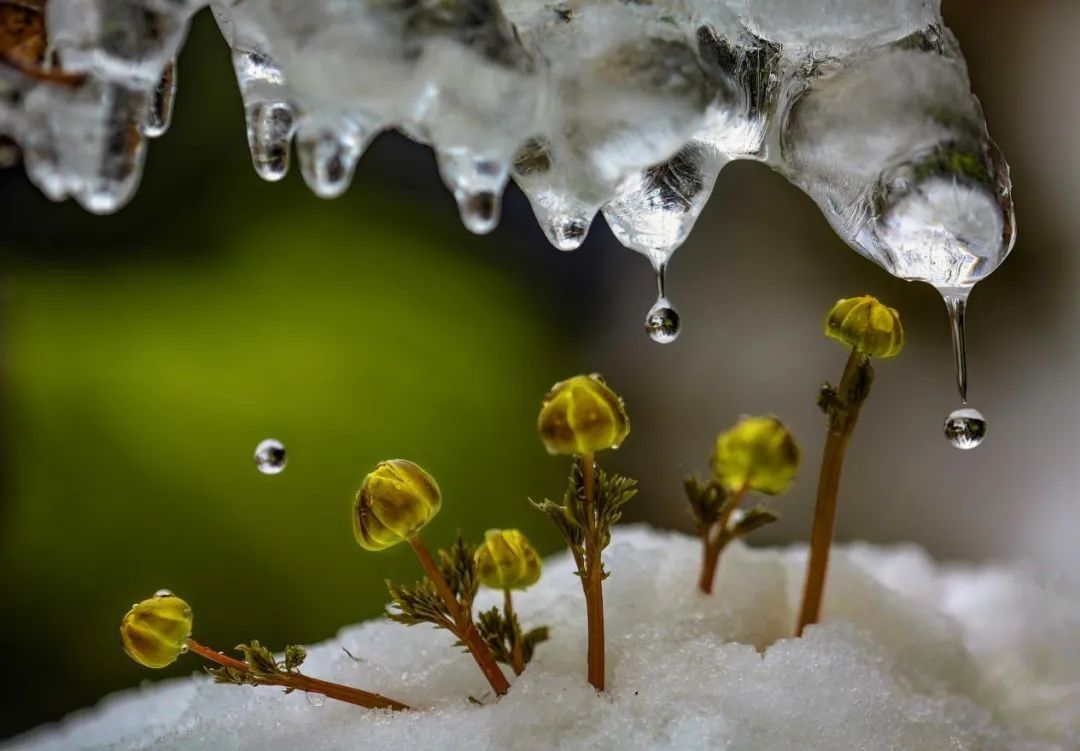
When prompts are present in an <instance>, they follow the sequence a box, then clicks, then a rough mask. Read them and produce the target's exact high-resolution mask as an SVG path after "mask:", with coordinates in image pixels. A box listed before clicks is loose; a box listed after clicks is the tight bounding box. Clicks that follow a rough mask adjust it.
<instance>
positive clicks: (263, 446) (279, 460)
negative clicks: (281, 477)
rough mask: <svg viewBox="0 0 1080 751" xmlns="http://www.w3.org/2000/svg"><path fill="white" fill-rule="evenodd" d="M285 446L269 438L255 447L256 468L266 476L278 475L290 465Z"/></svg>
mask: <svg viewBox="0 0 1080 751" xmlns="http://www.w3.org/2000/svg"><path fill="white" fill-rule="evenodd" d="M288 461H289V459H288V456H286V454H285V445H284V444H283V443H282V442H281V441H277V440H274V439H273V438H267V439H266V440H265V441H263V442H261V443H260V444H259V445H258V446H256V447H255V467H256V468H257V469H258V470H259V471H260V472H262V473H263V474H264V475H276V474H278V473H279V472H281V471H282V470H283V469H285V465H286V464H288Z"/></svg>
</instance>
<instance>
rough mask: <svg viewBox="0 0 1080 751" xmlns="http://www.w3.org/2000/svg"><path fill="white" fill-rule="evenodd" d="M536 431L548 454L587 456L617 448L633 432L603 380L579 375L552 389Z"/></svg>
mask: <svg viewBox="0 0 1080 751" xmlns="http://www.w3.org/2000/svg"><path fill="white" fill-rule="evenodd" d="M537 429H538V430H539V431H540V440H541V441H543V442H544V447H545V448H546V449H547V450H548V453H549V454H579V455H585V454H591V453H594V452H596V451H602V450H603V449H615V448H618V447H619V444H621V443H622V442H623V441H624V440H626V436H627V434H628V433H629V432H630V418H629V417H628V416H627V414H626V407H625V406H624V405H623V401H622V399H621V398H619V396H618V394H616V393H615V392H614V391H612V390H611V389H610V388H608V385H607V384H606V383H604V379H603V378H601V377H600V376H599V375H597V374H593V375H588V376H584V375H579V376H574V377H573V378H568V379H567V380H565V381H560V382H559V383H556V384H555V385H554V386H552V387H551V391H549V392H548V394H547V396H545V397H544V402H543V404H542V405H541V406H540V417H539V419H538V420H537Z"/></svg>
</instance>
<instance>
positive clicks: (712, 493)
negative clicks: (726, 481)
mask: <svg viewBox="0 0 1080 751" xmlns="http://www.w3.org/2000/svg"><path fill="white" fill-rule="evenodd" d="M683 489H684V490H685V491H686V498H687V500H688V501H690V511H691V513H693V515H694V520H695V521H697V524H698V530H699V531H701V532H704V531H707V530H708V529H710V528H711V527H712V525H713V524H716V522H718V521H720V518H721V516H722V515H723V512H724V509H725V507H726V505H727V502H728V499H729V493H728V491H727V489H726V488H724V487H723V486H722V485H720V484H719V483H717V482H716V481H714V480H710V481H709V482H707V483H702V482H701V481H700V480H698V478H697V477H695V476H693V475H691V476H689V477H687V478H686V479H684V480H683Z"/></svg>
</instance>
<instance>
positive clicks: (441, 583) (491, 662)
mask: <svg viewBox="0 0 1080 751" xmlns="http://www.w3.org/2000/svg"><path fill="white" fill-rule="evenodd" d="M409 544H410V545H411V546H412V549H413V550H414V551H416V556H417V557H418V558H419V559H420V565H421V566H423V567H424V572H425V573H426V574H427V576H428V578H429V579H431V583H432V584H434V585H435V589H436V591H438V593H439V596H440V597H441V598H442V600H443V602H444V603H446V609H447V610H449V611H450V617H451V618H453V619H454V625H455V626H456V627H457V636H458V638H459V639H461V641H463V642H464V643H465V646H466V647H468V649H469V653H470V654H471V655H472V656H473V659H474V660H476V664H477V665H478V666H479V667H480V672H482V673H483V674H484V677H485V678H487V680H488V683H490V684H491V688H492V689H494V690H495V693H496V694H498V695H499V696H502V695H503V694H505V693H506V692H507V691H509V690H510V683H509V681H507V680H506V676H505V675H503V672H502V670H500V669H499V665H498V663H496V662H495V657H494V655H492V654H491V650H490V649H489V648H488V645H487V644H485V643H484V640H483V639H482V638H481V637H480V632H479V631H477V629H476V624H475V623H473V619H472V613H466V612H465V611H464V610H463V609H462V607H461V603H459V602H458V599H457V595H455V594H454V592H453V590H452V589H450V585H449V584H447V583H446V579H445V578H444V577H443V575H442V572H441V571H439V567H438V565H436V563H435V559H434V558H432V557H431V553H430V552H428V549H427V546H426V545H424V541H423V540H421V539H420V535H417V534H413V535H410V536H409Z"/></svg>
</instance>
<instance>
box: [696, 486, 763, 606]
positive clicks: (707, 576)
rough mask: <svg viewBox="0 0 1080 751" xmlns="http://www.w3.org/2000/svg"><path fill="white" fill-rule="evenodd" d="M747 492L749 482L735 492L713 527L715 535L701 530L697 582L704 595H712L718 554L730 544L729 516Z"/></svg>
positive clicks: (708, 530)
mask: <svg viewBox="0 0 1080 751" xmlns="http://www.w3.org/2000/svg"><path fill="white" fill-rule="evenodd" d="M749 490H750V481H749V480H747V481H746V482H744V483H743V484H742V487H740V488H739V489H738V490H737V491H735V497H734V498H733V499H732V502H731V503H730V504H729V505H728V509H727V510H726V511H725V512H724V514H723V516H721V517H720V520H719V521H718V522H717V523H716V525H715V526H716V527H717V531H716V534H712V530H711V529H708V528H705V529H703V530H702V533H701V539H702V541H703V544H704V553H703V555H702V558H701V578H700V579H699V580H698V589H700V590H701V591H702V592H703V593H704V594H707V595H711V594H712V590H713V583H714V582H715V581H716V567H717V565H718V564H719V563H720V554H721V553H722V552H724V548H725V547H727V544H728V543H729V542H731V535H730V534H729V533H728V523H729V522H730V520H731V515H732V514H733V513H735V509H737V508H739V505H740V504H741V503H742V502H743V498H745V497H746V493H747V492H748V491H749Z"/></svg>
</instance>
